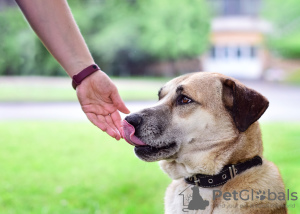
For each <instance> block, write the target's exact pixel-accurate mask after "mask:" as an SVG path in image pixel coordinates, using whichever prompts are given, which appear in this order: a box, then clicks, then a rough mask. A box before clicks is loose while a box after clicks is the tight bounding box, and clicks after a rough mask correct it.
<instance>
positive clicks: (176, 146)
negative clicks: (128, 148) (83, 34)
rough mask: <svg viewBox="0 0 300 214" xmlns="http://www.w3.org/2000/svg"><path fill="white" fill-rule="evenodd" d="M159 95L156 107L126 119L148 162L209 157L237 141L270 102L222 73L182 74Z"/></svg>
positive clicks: (132, 138)
mask: <svg viewBox="0 0 300 214" xmlns="http://www.w3.org/2000/svg"><path fill="white" fill-rule="evenodd" d="M158 96H159V101H158V103H157V104H156V105H155V106H153V107H150V108H146V109H144V110H142V111H140V112H137V113H133V114H131V115H129V116H127V117H126V118H125V120H124V121H123V129H124V138H125V140H126V141H127V142H129V143H130V144H132V145H134V146H135V149H134V150H135V153H136V155H137V156H138V157H139V158H140V159H142V160H144V161H158V160H167V161H169V162H170V161H174V160H175V161H176V162H177V163H179V162H188V161H192V160H189V159H192V158H195V157H193V154H195V155H196V156H197V157H198V156H201V155H202V156H203V155H204V154H206V155H205V156H207V155H208V156H207V157H209V155H210V154H211V153H212V152H216V151H222V149H225V145H227V146H228V143H231V144H233V142H234V141H236V140H237V138H238V137H239V135H240V133H243V132H245V131H246V130H247V129H248V128H249V126H251V125H252V124H253V123H254V122H255V121H257V120H258V119H259V118H260V116H261V115H262V114H263V113H264V111H265V110H266V109H267V107H268V100H267V99H266V98H265V97H263V96H262V95H261V94H259V93H258V92H256V91H254V90H252V89H249V88H247V87H245V86H244V85H242V84H241V83H239V82H238V81H236V80H234V79H232V78H229V77H226V76H224V75H221V74H217V73H206V72H198V73H192V74H188V75H184V76H180V77H178V78H175V79H173V80H171V81H170V82H168V83H167V84H166V85H165V86H163V87H162V88H161V89H160V91H159V93H158ZM223 151H224V150H223ZM196 153H197V154H196ZM201 153H203V154H201ZM219 155H220V154H219ZM183 157H184V160H183Z"/></svg>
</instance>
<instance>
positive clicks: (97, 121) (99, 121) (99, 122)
mask: <svg viewBox="0 0 300 214" xmlns="http://www.w3.org/2000/svg"><path fill="white" fill-rule="evenodd" d="M86 116H87V117H88V119H89V120H90V121H91V122H92V123H93V124H94V125H95V126H97V127H98V128H100V129H101V130H102V131H104V132H106V133H107V134H108V135H110V136H111V137H113V138H115V137H116V136H117V134H116V133H115V132H114V131H113V130H112V129H111V128H110V127H109V126H108V124H107V123H106V120H105V118H104V117H103V116H102V115H98V116H96V115H95V114H93V113H87V114H86Z"/></svg>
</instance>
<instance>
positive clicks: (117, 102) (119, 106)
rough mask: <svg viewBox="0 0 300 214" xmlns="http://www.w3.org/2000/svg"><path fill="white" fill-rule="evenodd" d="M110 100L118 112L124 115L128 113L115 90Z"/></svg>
mask: <svg viewBox="0 0 300 214" xmlns="http://www.w3.org/2000/svg"><path fill="white" fill-rule="evenodd" d="M111 100H112V102H113V104H114V105H115V106H116V108H117V109H118V110H119V111H120V112H123V113H124V114H129V113H130V111H129V109H128V108H127V107H126V105H125V103H124V102H123V100H122V99H121V97H120V95H119V92H118V91H117V90H116V91H115V92H114V93H112V94H111Z"/></svg>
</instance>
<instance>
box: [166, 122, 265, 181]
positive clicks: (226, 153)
mask: <svg viewBox="0 0 300 214" xmlns="http://www.w3.org/2000/svg"><path fill="white" fill-rule="evenodd" d="M219 145H220V146H218V147H215V148H212V149H210V150H204V151H203V150H198V151H193V152H191V153H187V154H183V155H180V156H178V157H177V158H176V159H171V160H163V161H160V166H161V168H162V170H163V171H165V172H166V173H167V174H168V175H169V176H170V177H171V178H172V179H174V180H176V179H180V178H183V177H190V176H193V175H195V174H207V175H214V174H217V173H219V172H220V170H221V169H222V168H223V167H224V166H225V165H228V164H236V163H238V162H244V161H246V160H249V159H251V158H253V157H254V156H256V155H259V156H262V151H263V148H262V140H261V132H260V128H259V124H258V122H255V123H254V124H252V125H251V126H250V127H249V128H248V129H247V130H246V131H245V132H242V133H239V134H238V135H237V136H235V137H234V138H233V139H230V140H226V141H222V142H219Z"/></svg>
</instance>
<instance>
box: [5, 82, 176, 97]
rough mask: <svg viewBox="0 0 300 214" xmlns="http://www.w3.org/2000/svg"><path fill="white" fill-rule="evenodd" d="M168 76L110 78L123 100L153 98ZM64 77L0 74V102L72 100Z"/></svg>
mask: <svg viewBox="0 0 300 214" xmlns="http://www.w3.org/2000/svg"><path fill="white" fill-rule="evenodd" d="M168 80H170V78H163V77H162V78H159V77H158V78H155V77H149V78H146V77H143V78H142V77H141V78H137V77H132V78H113V82H114V83H115V84H116V86H117V88H118V90H119V93H120V95H121V97H122V99H123V100H125V101H131V100H156V99H157V93H158V90H159V89H160V87H161V86H163V85H164V84H165V83H166V82H167V81H168ZM76 100H77V97H76V93H75V91H74V90H73V88H72V87H71V79H70V78H68V77H57V78H54V77H1V76H0V102H7V101H10V102H11V101H12V102H15V101H22V102H32V101H33V102H53V101H55V102H57V101H63V102H65V101H76Z"/></svg>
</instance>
